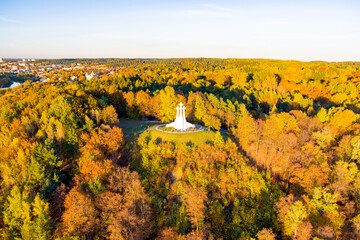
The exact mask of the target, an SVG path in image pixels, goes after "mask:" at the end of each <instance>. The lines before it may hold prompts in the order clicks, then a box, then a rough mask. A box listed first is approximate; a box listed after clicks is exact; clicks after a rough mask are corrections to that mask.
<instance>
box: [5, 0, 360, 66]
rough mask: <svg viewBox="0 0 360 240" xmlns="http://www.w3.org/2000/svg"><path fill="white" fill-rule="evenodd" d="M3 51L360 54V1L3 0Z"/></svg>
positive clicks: (55, 54)
mask: <svg viewBox="0 0 360 240" xmlns="http://www.w3.org/2000/svg"><path fill="white" fill-rule="evenodd" d="M0 57H3V58H4V57H18V58H23V57H26V58H74V57H121V58H139V57H143V58H145V57H146V58H148V57H157V58H163V57H166V58H167V57H220V58H271V59H296V60H305V61H307V60H326V61H346V60H351V61H360V2H359V1H355V0H339V1H332V0H327V1H316V0H313V1H310V0H303V1H291V0H288V1H280V0H277V1H265V0H240V1H227V0H223V1H200V0H193V1H188V0H183V1H169V0H168V1H149V0H148V1H136V0H134V1H131V0H128V1H109V0H102V1H100V0H97V1H92V0H88V1H85V0H83V1H75V0H72V1H68V0H65V1H60V0H49V1H37V0H33V1H17V0H11V1H10V0H0Z"/></svg>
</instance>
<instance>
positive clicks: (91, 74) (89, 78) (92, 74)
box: [85, 72, 98, 80]
mask: <svg viewBox="0 0 360 240" xmlns="http://www.w3.org/2000/svg"><path fill="white" fill-rule="evenodd" d="M94 77H98V75H97V74H95V73H94V72H91V73H90V74H87V73H85V79H86V80H91V79H92V78H94Z"/></svg>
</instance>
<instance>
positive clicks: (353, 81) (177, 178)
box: [0, 58, 360, 240]
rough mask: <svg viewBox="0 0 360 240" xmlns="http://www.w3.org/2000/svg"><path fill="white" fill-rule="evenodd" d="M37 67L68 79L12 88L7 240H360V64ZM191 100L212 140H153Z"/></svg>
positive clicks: (4, 109)
mask: <svg viewBox="0 0 360 240" xmlns="http://www.w3.org/2000/svg"><path fill="white" fill-rule="evenodd" d="M34 64H35V65H36V64H54V65H56V64H62V65H64V66H67V67H68V69H64V70H59V71H58V72H57V73H56V75H55V74H53V73H51V72H50V71H49V72H48V77H49V79H48V81H44V82H41V81H35V80H32V79H33V78H31V77H29V76H27V77H26V79H29V80H24V81H22V82H23V83H22V84H21V86H18V87H15V88H8V89H0V173H1V175H0V238H1V239H64V240H70V239H79V240H80V239H163V240H165V239H169V240H170V239H258V240H266V239H268V240H271V239H303V240H306V239H318V240H320V239H359V238H360V170H359V163H360V162H359V161H360V124H359V123H360V98H359V97H360V64H359V63H356V62H338V63H336V62H334V63H330V62H300V61H281V60H265V59H264V60H262V59H256V60H255V59H206V58H198V59H59V60H37V61H35V63H34ZM77 64H81V65H82V66H88V67H91V68H92V70H91V71H93V72H94V73H95V74H97V76H95V77H93V78H92V79H90V80H86V79H85V77H84V76H85V74H88V73H90V72H91V71H85V70H84V69H83V68H71V66H76V65H77ZM108 69H110V70H111V73H110V70H109V71H108ZM72 76H76V78H72ZM16 77H17V76H16V75H11V76H10V75H9V76H5V75H3V76H0V80H1V79H6V84H8V85H9V84H10V83H9V81H10V80H12V79H14V78H16ZM23 79H25V77H23ZM4 81H5V80H4ZM179 102H182V103H184V105H185V106H186V119H187V121H189V122H191V123H195V124H198V125H202V126H205V127H207V128H209V131H208V133H207V134H209V136H212V139H211V140H209V141H201V139H196V140H194V141H187V142H183V143H181V142H180V141H178V142H176V141H172V140H169V139H167V138H166V137H162V138H160V137H154V136H153V135H152V134H151V130H146V129H147V127H151V126H152V125H153V124H156V122H160V121H161V122H163V123H168V122H171V121H173V120H174V119H175V116H176V112H175V108H176V106H177V104H178V103H179ZM131 121H133V122H136V123H142V124H145V125H144V126H142V127H143V128H142V129H141V130H136V131H135V130H131V128H127V127H126V124H125V122H131ZM210 134H212V135H210Z"/></svg>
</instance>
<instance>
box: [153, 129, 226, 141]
mask: <svg viewBox="0 0 360 240" xmlns="http://www.w3.org/2000/svg"><path fill="white" fill-rule="evenodd" d="M150 135H151V138H152V139H158V140H159V141H162V142H174V143H175V144H176V145H179V144H194V145H200V144H203V143H213V142H214V139H215V132H214V131H201V132H195V133H167V132H162V131H159V130H157V129H154V130H151V131H150ZM225 135H226V136H225ZM222 136H223V137H224V138H227V134H222Z"/></svg>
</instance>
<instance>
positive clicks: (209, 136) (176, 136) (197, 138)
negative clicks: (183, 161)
mask: <svg viewBox="0 0 360 240" xmlns="http://www.w3.org/2000/svg"><path fill="white" fill-rule="evenodd" d="M119 120H120V124H119V125H118V126H119V127H120V128H122V130H123V133H124V136H125V138H126V139H127V140H129V141H133V140H136V139H137V137H138V136H139V135H140V134H141V133H142V132H144V131H145V130H146V129H150V128H151V127H152V126H156V125H159V123H154V122H148V121H142V120H135V119H127V118H120V119H119ZM150 135H151V138H152V139H158V140H159V141H163V142H174V143H175V144H176V145H178V144H194V145H200V144H203V143H213V142H214V139H215V132H214V131H206V130H205V131H200V132H195V133H167V132H162V131H159V130H157V129H153V130H150ZM221 135H222V136H223V138H224V139H227V138H228V137H229V135H227V134H226V133H222V134H221Z"/></svg>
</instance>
